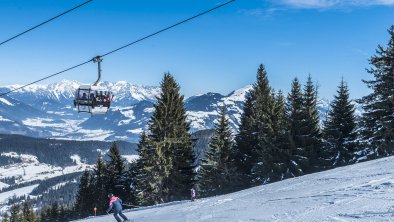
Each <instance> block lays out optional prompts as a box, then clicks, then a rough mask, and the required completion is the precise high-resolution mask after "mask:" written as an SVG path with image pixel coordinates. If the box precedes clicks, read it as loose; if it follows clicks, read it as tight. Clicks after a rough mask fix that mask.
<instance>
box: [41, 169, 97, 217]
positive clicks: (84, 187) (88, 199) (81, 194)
mask: <svg viewBox="0 0 394 222" xmlns="http://www.w3.org/2000/svg"><path fill="white" fill-rule="evenodd" d="M90 183H91V175H90V173H89V171H88V170H85V171H84V172H83V174H82V176H81V178H80V183H79V190H78V193H77V197H76V203H75V211H76V212H77V214H78V215H79V217H80V218H83V217H86V216H88V215H91V211H92V210H93V207H94V206H92V205H93V204H92V200H93V199H94V198H93V195H92V187H91V184H90ZM49 215H50V212H49ZM49 215H46V216H49Z"/></svg>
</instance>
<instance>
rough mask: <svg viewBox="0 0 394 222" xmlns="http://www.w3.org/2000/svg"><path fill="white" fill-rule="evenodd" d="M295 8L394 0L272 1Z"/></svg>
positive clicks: (390, 0)
mask: <svg viewBox="0 0 394 222" xmlns="http://www.w3.org/2000/svg"><path fill="white" fill-rule="evenodd" d="M272 2H275V3H279V4H281V5H287V6H291V7H294V8H319V9H324V8H333V7H338V6H339V7H340V6H371V5H387V6H388V5H394V0H279V1H272Z"/></svg>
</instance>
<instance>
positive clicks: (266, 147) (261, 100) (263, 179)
mask: <svg viewBox="0 0 394 222" xmlns="http://www.w3.org/2000/svg"><path fill="white" fill-rule="evenodd" d="M254 92H255V102H254V109H255V112H254V113H255V115H256V116H255V118H254V119H255V120H256V122H255V124H256V128H257V140H258V142H257V146H256V147H254V148H253V149H254V150H253V152H252V153H253V154H254V155H256V157H257V162H255V163H254V166H253V169H252V185H259V184H263V183H268V182H272V181H275V180H277V178H276V177H277V171H276V169H275V168H276V164H275V158H276V155H277V149H278V147H276V144H275V141H274V140H273V139H274V136H275V135H274V125H273V121H274V109H275V100H274V92H273V90H272V89H271V87H270V86H269V81H268V77H267V72H266V70H265V67H264V66H263V65H260V67H259V69H258V72H257V81H256V83H255V85H254Z"/></svg>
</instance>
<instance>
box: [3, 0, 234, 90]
mask: <svg viewBox="0 0 394 222" xmlns="http://www.w3.org/2000/svg"><path fill="white" fill-rule="evenodd" d="M235 1H236V0H231V1H228V2H226V3H223V4H220V5H218V6H216V7H214V8H211V9H209V10H207V11H204V12H201V13H199V14H197V15H195V16H192V17H190V18H188V19H185V20H182V21H180V22H178V23H176V24H174V25H171V26H168V27H166V28H163V29H161V30H159V31H157V32H154V33H152V34H150V35H147V36H144V37H142V38H140V39H138V40H135V41H133V42H131V43H128V44H126V45H124V46H121V47H119V48H116V49H114V50H111V51H109V52H107V53H104V54H102V55H101V56H99V57H104V56H107V55H110V54H112V53H114V52H117V51H119V50H121V49H124V48H126V47H129V46H131V45H134V44H136V43H138V42H141V41H143V40H145V39H148V38H150V37H152V36H155V35H158V34H160V33H162V32H164V31H167V30H169V29H172V28H174V27H176V26H178V25H181V24H183V23H185V22H188V21H190V20H193V19H196V18H198V17H200V16H202V15H204V14H207V13H209V12H212V11H214V10H216V9H218V8H221V7H223V6H225V5H228V4H230V3H232V2H235ZM96 57H97V56H96ZM96 57H94V58H96ZM94 58H93V59H89V60H88V61H85V62H82V63H80V64H78V65H75V66H72V67H70V68H67V69H64V70H62V71H60V72H57V73H55V74H52V75H49V76H46V77H44V78H41V79H39V80H36V81H34V82H31V83H28V84H26V85H23V86H21V87H18V88H15V89H12V90H10V91H8V92H5V93H2V94H0V97H1V96H5V95H7V94H9V93H12V92H14V91H17V90H20V89H23V88H25V87H27V86H30V85H32V84H35V83H38V82H41V81H43V80H45V79H49V78H51V77H54V76H57V75H60V74H62V73H64V72H67V71H70V70H72V69H75V68H77V67H80V66H83V65H85V64H87V63H89V62H92V61H93V60H94Z"/></svg>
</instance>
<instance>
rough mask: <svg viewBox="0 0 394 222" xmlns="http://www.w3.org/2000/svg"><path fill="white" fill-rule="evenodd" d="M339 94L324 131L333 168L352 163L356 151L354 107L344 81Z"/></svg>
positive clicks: (325, 148) (325, 123)
mask: <svg viewBox="0 0 394 222" xmlns="http://www.w3.org/2000/svg"><path fill="white" fill-rule="evenodd" d="M337 93H338V94H337V95H336V96H335V98H334V100H333V101H332V103H331V104H330V106H331V109H330V111H329V112H328V115H327V119H326V121H325V122H324V130H323V137H324V150H325V151H326V152H327V153H328V154H329V155H328V159H329V160H330V163H331V164H330V165H331V166H332V167H337V166H344V165H347V164H349V163H351V161H352V159H353V156H354V153H355V151H356V150H355V149H356V143H355V140H356V132H355V130H356V122H355V115H354V105H353V104H351V100H350V99H349V90H348V87H347V85H346V83H345V82H344V81H343V79H342V81H341V83H340V85H339V87H338V91H337Z"/></svg>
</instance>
